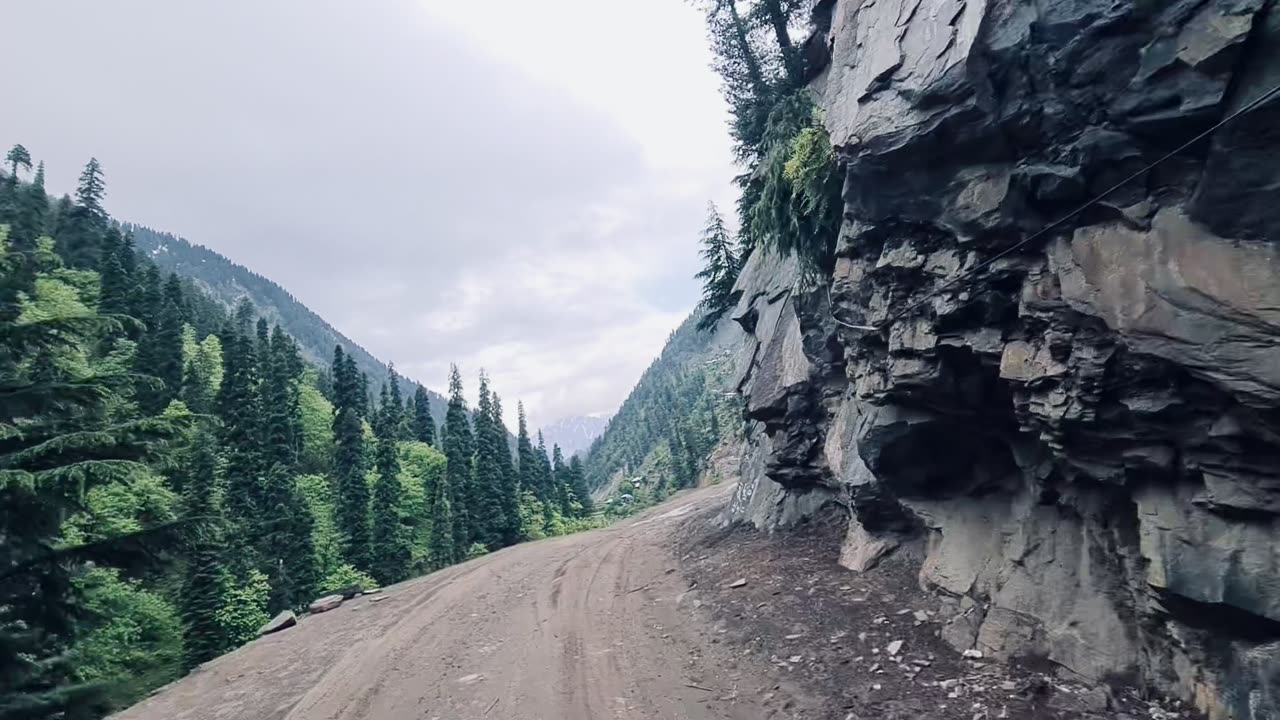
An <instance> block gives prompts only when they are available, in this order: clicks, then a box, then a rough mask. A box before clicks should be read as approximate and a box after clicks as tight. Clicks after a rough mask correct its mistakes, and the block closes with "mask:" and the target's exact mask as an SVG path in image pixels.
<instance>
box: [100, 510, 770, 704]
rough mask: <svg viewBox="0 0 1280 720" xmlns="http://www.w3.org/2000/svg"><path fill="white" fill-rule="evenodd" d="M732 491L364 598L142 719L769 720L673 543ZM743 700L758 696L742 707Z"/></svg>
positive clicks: (250, 648) (201, 674) (245, 655)
mask: <svg viewBox="0 0 1280 720" xmlns="http://www.w3.org/2000/svg"><path fill="white" fill-rule="evenodd" d="M728 490H729V488H728V487H727V486H722V487H717V488H709V489H705V490H699V491H695V492H693V493H690V494H686V495H683V496H681V497H678V498H676V499H674V500H672V501H670V502H668V503H666V504H664V505H662V506H660V507H658V508H654V509H652V510H650V511H648V512H647V513H646V514H644V515H642V516H640V517H638V518H635V519H632V520H629V521H627V522H625V523H621V524H619V525H616V526H613V527H610V528H606V529H603V530H597V531H593V532H589V533H581V534H578V535H573V536H569V537H564V538H555V539H551V540H545V541H541V542H536V543H529V544H525V545H520V546H517V547H513V548H508V549H506V550H503V551H500V552H497V553H493V554H492V555H488V556H486V557H483V558H479V559H477V560H474V561H472V562H468V563H465V564H463V565H459V566H455V567H453V568H449V569H447V570H444V571H441V572H439V573H435V574H433V575H429V576H427V577H424V578H420V579H417V580H413V581H409V582H407V583H403V584H400V585H397V586H394V587H391V588H388V589H387V590H386V592H385V593H383V594H381V595H372V596H364V597H360V598H356V599H353V600H350V601H348V602H347V603H345V604H343V605H342V606H341V607H339V608H337V609H336V610H333V611H331V612H328V613H324V614H321V615H315V616H311V617H307V618H304V619H303V620H302V622H301V624H299V625H298V626H297V627H294V628H291V629H288V630H285V631H283V632H281V633H278V634H275V635H270V636H267V637H264V638H260V639H258V640H256V641H255V642H253V643H250V644H249V645H247V646H245V647H243V648H241V649H239V650H237V651H236V652H234V653H231V654H229V655H226V656H224V657H222V658H219V659H217V660H215V661H213V662H211V663H209V664H207V665H206V666H204V667H202V668H200V669H199V670H197V671H196V672H195V673H193V674H192V675H190V676H188V677H187V678H185V679H184V680H182V681H180V682H178V683H176V684H175V685H173V686H171V687H169V688H167V689H165V690H163V691H162V692H160V693H159V694H157V695H156V696H154V697H152V698H150V699H148V700H147V701H144V702H143V703H141V704H139V705H137V706H135V707H133V708H131V709H129V710H128V711H126V712H124V713H122V714H121V715H119V716H118V717H120V718H123V719H127V720H178V719H196V718H199V719H201V720H206V719H208V720H212V719H214V718H217V719H219V720H267V719H275V718H288V719H290V720H338V719H351V720H355V719H356V718H359V719H361V720H406V719H409V718H423V719H424V720H427V719H429V718H440V719H441V720H457V719H463V718H529V719H546V720H555V719H559V718H569V719H575V720H588V719H595V718H689V719H690V720H699V719H704V718H705V719H708V720H710V719H719V718H743V719H746V718H751V719H752V720H754V719H756V718H761V717H765V716H767V715H770V714H771V713H769V712H768V711H766V710H765V709H764V708H761V707H759V706H757V705H755V704H754V703H755V702H756V701H755V700H754V699H753V698H755V697H756V689H757V688H758V687H760V684H761V683H764V682H768V681H767V679H765V678H764V677H763V676H762V675H761V674H760V672H759V670H758V669H757V668H748V667H746V666H745V665H739V664H738V663H737V662H736V660H735V659H734V658H733V657H731V653H730V652H729V651H728V650H727V649H725V648H724V646H723V645H721V644H719V639H718V637H716V633H717V631H716V630H714V629H712V628H711V627H708V626H707V624H706V623H705V622H700V621H699V619H698V613H697V612H695V611H694V609H693V608H692V607H691V606H692V605H693V603H692V602H690V601H688V600H687V598H686V597H685V591H686V590H687V589H688V584H689V583H688V582H687V581H686V580H685V579H684V577H683V576H682V574H681V573H679V572H676V571H675V568H676V561H675V558H673V557H672V554H671V553H672V551H671V547H672V543H671V542H670V535H671V533H672V531H673V530H674V529H675V528H676V527H678V525H679V524H680V523H681V522H683V521H685V520H687V519H688V517H689V516H690V515H692V514H696V513H699V512H701V511H703V510H706V509H707V508H709V507H711V506H712V505H718V504H721V503H723V501H724V495H725V493H726V492H727V491H728ZM739 686H741V687H742V689H743V692H738V688H739Z"/></svg>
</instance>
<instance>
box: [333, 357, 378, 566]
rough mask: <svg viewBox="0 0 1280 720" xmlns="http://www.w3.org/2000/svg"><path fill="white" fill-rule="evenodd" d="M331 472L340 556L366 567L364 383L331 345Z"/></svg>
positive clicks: (367, 540)
mask: <svg viewBox="0 0 1280 720" xmlns="http://www.w3.org/2000/svg"><path fill="white" fill-rule="evenodd" d="M333 368H334V371H333V379H334V416H333V437H334V446H335V447H334V463H333V464H334V473H335V475H336V476H337V481H338V483H337V485H338V494H337V498H336V500H337V519H338V527H339V529H340V530H341V531H342V537H343V555H344V556H345V557H346V558H347V561H348V562H350V563H351V564H353V565H355V566H356V567H358V568H361V569H364V570H368V569H369V568H370V567H371V564H372V559H371V558H370V554H369V552H370V547H369V543H370V537H371V528H370V524H369V523H370V518H369V484H368V481H367V480H366V479H365V475H364V428H363V426H362V422H361V416H362V414H363V410H364V408H365V403H366V396H365V394H364V392H365V391H364V383H363V382H362V381H361V378H360V376H359V374H358V372H357V370H356V367H355V363H354V361H352V360H351V359H350V358H349V357H347V356H346V355H345V354H344V353H343V352H342V348H341V347H335V348H334V360H333Z"/></svg>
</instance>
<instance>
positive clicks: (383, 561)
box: [370, 368, 410, 584]
mask: <svg viewBox="0 0 1280 720" xmlns="http://www.w3.org/2000/svg"><path fill="white" fill-rule="evenodd" d="M399 382H400V379H399V377H397V376H396V371H395V369H394V368H391V369H390V370H389V372H388V378H387V383H386V384H385V385H383V386H382V406H381V407H380V408H378V418H379V423H378V427H377V429H376V430H377V438H378V439H377V449H376V455H377V462H376V465H377V471H378V479H377V481H376V483H375V485H374V493H373V541H372V565H371V567H370V571H371V573H372V574H373V576H374V577H375V578H377V580H378V582H380V583H383V584H390V583H394V582H399V581H400V580H403V579H404V578H405V577H406V575H407V574H408V571H409V560H410V545H409V536H408V528H406V527H405V526H404V522H403V520H402V519H401V517H400V507H401V504H402V499H401V495H402V494H403V492H402V488H401V485H400V460H399V457H398V455H397V449H396V443H397V441H398V439H399V434H400V430H401V427H402V425H403V423H402V417H401V416H402V413H403V408H402V407H401V405H400V397H399V396H400V392H399V390H398V389H394V388H398V386H399ZM389 388H391V389H389Z"/></svg>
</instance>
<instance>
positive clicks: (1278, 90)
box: [827, 85, 1280, 332]
mask: <svg viewBox="0 0 1280 720" xmlns="http://www.w3.org/2000/svg"><path fill="white" fill-rule="evenodd" d="M1277 94H1280V85H1276V86H1275V87H1273V88H1271V89H1270V90H1268V91H1267V92H1265V93H1263V94H1262V95H1260V96H1258V97H1257V98H1256V99H1254V100H1253V101H1252V102H1250V103H1248V104H1246V105H1244V106H1242V107H1240V108H1238V109H1237V110H1235V111H1234V112H1232V113H1231V114H1229V115H1227V116H1226V117H1224V118H1223V119H1222V120H1219V121H1218V122H1217V123H1215V124H1214V125H1213V126H1212V127H1210V128H1209V129H1208V130H1205V131H1204V132H1202V133H1200V134H1199V135H1196V136H1195V137H1193V138H1191V139H1190V140H1188V141H1187V142H1185V143H1183V144H1182V145H1179V146H1178V147H1177V148H1175V149H1173V150H1171V151H1169V152H1168V153H1165V155H1164V156H1162V157H1161V158H1160V159H1159V160H1156V161H1155V162H1153V163H1151V164H1150V165H1147V166H1146V167H1144V168H1142V169H1141V170H1139V171H1137V172H1135V173H1133V174H1132V175H1129V176H1128V177H1126V178H1124V179H1123V180H1121V181H1120V182H1118V183H1116V184H1115V185H1112V186H1111V187H1109V188H1107V189H1106V190H1104V191H1102V192H1101V193H1099V194H1098V195H1096V196H1094V197H1093V198H1092V199H1091V200H1089V201H1088V202H1086V203H1084V204H1083V205H1081V206H1080V207H1078V208H1076V209H1075V210H1072V211H1071V212H1069V213H1067V214H1066V215H1063V216H1062V217H1060V218H1058V219H1057V220H1054V221H1053V222H1051V223H1049V224H1048V225H1046V226H1044V227H1043V228H1041V229H1040V230H1038V231H1037V232H1035V233H1034V234H1033V235H1031V236H1030V237H1028V238H1026V239H1025V240H1022V241H1020V242H1018V243H1016V244H1014V245H1010V246H1009V247H1007V248H1005V249H1004V250H1001V251H1000V252H998V253H996V254H995V255H993V256H992V257H990V258H988V259H986V260H984V261H982V262H981V263H978V264H977V265H975V266H973V267H972V268H970V269H969V270H967V271H965V272H963V273H961V274H959V275H957V276H955V277H953V278H951V279H950V280H947V281H946V282H944V283H942V284H941V285H939V286H937V287H935V288H934V289H933V290H931V291H929V293H928V294H926V295H925V296H924V297H922V298H920V299H919V300H917V301H916V302H913V303H911V304H910V305H908V306H907V307H905V308H903V309H902V310H899V311H898V312H896V313H893V314H891V315H890V316H889V317H887V318H885V319H884V320H882V321H880V322H879V323H877V324H875V325H854V324H853V323H848V322H845V321H844V320H841V319H840V318H838V317H836V313H835V305H830V307H831V318H832V319H833V320H835V321H836V322H837V323H839V324H840V325H843V326H845V327H847V328H852V329H854V330H864V331H871V332H879V331H880V330H882V329H884V328H885V327H886V326H888V325H889V324H891V323H893V322H896V321H897V320H899V319H900V318H902V317H903V316H905V315H907V314H909V313H912V312H915V311H916V310H918V309H919V308H920V307H921V306H923V305H924V304H925V303H927V302H929V301H930V300H932V299H933V298H935V297H937V296H938V295H939V294H940V293H942V292H943V291H944V290H946V289H947V288H949V287H951V286H952V285H955V284H956V283H958V282H960V281H962V280H966V279H968V278H972V277H973V276H974V275H975V274H977V273H978V272H979V271H981V270H984V269H986V268H988V267H990V266H991V265H992V264H993V263H995V262H996V261H997V260H1000V259H1001V258H1004V257H1007V256H1008V255H1010V254H1012V253H1013V252H1015V251H1017V250H1019V249H1021V248H1023V247H1026V246H1027V244H1029V243H1031V242H1032V241H1034V240H1036V239H1038V238H1041V237H1043V236H1044V235H1046V234H1048V233H1049V232H1050V231H1052V230H1054V229H1055V228H1058V227H1059V226H1061V225H1063V224H1064V223H1066V222H1067V221H1068V220H1071V219H1072V218H1074V217H1075V216H1077V215H1079V214H1080V213H1082V212H1084V211H1085V210H1088V209H1089V208H1091V207H1093V206H1094V205H1097V204H1098V203H1099V202H1101V201H1102V200H1104V199H1106V197H1107V196H1108V195H1110V194H1111V193H1113V192H1115V191H1117V190H1119V189H1120V188H1122V187H1124V186H1125V185H1128V184H1129V183H1130V182H1132V181H1134V180H1137V179H1138V178H1140V177H1142V176H1143V175H1145V174H1147V173H1149V172H1151V171H1152V170H1154V169H1155V168H1157V167H1159V166H1160V165H1162V164H1163V163H1165V162H1167V161H1169V160H1171V159H1172V158H1173V157H1174V156H1175V155H1178V154H1179V153H1181V152H1182V151H1184V150H1186V149H1187V148H1189V147H1191V146H1192V145H1195V144H1196V143H1198V142H1200V141H1201V140H1204V139H1205V138H1207V137H1209V136H1210V135H1212V134H1213V133H1215V132H1217V131H1218V130H1219V129H1220V128H1222V127H1223V126H1224V125H1226V124H1227V123H1229V122H1231V121H1233V120H1235V119H1236V118H1238V117H1240V116H1242V115H1245V114H1246V113H1250V112H1253V111H1254V110H1256V109H1258V108H1259V107H1261V106H1262V105H1264V104H1266V103H1267V102H1268V101H1269V100H1271V99H1272V98H1273V97H1275V96H1276V95H1277ZM827 302H828V304H830V302H831V285H830V284H828V285H827Z"/></svg>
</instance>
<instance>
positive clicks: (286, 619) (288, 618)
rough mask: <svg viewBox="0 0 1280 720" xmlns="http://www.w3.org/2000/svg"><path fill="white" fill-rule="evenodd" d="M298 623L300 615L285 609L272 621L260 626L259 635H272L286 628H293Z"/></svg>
mask: <svg viewBox="0 0 1280 720" xmlns="http://www.w3.org/2000/svg"><path fill="white" fill-rule="evenodd" d="M297 624H298V616H297V615H294V614H293V611H292V610H285V611H283V612H281V613H280V614H279V615H276V616H275V617H273V618H271V621H270V622H268V623H267V624H266V625H263V626H262V627H261V628H258V637H262V636H263V635H270V634H271V633H273V632H280V631H281V630H284V629H285V628H291V627H293V626H294V625H297Z"/></svg>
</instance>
